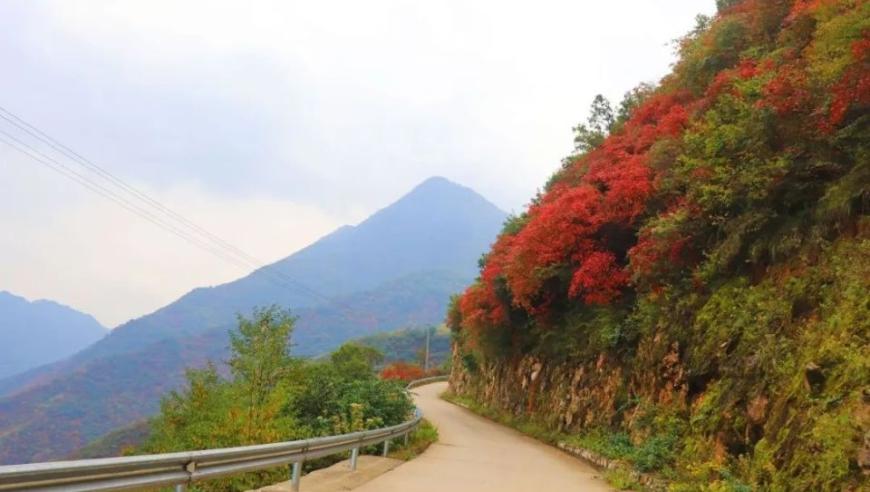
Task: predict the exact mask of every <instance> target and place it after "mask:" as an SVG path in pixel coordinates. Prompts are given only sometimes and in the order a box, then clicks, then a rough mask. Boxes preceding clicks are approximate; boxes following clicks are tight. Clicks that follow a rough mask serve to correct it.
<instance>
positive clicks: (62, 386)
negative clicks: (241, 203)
mask: <svg viewBox="0 0 870 492" xmlns="http://www.w3.org/2000/svg"><path fill="white" fill-rule="evenodd" d="M504 219H505V213H504V212H502V211H501V210H499V209H498V208H497V207H495V206H494V205H492V204H491V203H490V202H488V201H487V200H486V199H484V198H483V197H481V196H480V195H478V194H477V193H475V192H474V191H473V190H471V189H469V188H466V187H463V186H460V185H457V184H455V183H452V182H450V181H448V180H446V179H444V178H430V179H429V180H426V181H425V182H423V183H422V184H420V185H419V186H417V187H416V188H414V189H413V190H412V191H411V192H410V193H408V194H407V195H405V196H404V197H402V198H401V199H399V200H398V201H397V202H395V203H393V204H392V205H390V206H388V207H386V208H384V209H382V210H380V211H379V212H377V213H375V214H374V215H372V216H371V217H369V218H368V219H366V220H365V221H363V222H362V223H360V224H359V225H357V226H345V227H342V228H340V229H338V230H336V231H335V232H333V233H332V234H330V235H328V236H326V237H324V238H322V239H320V240H319V241H317V242H315V243H314V244H312V245H310V246H308V247H307V248H305V249H303V250H301V251H299V252H297V253H295V254H293V255H291V256H289V257H287V258H285V259H283V260H280V261H278V262H276V263H274V264H272V265H270V266H269V267H268V268H263V269H259V270H257V271H255V272H253V273H251V274H250V275H248V276H246V277H244V278H241V279H239V280H236V281H234V282H230V283H227V284H223V285H219V286H216V287H207V288H198V289H194V290H193V291H191V292H189V293H188V294H186V295H184V296H183V297H181V298H180V299H178V300H177V301H175V302H173V303H172V304H169V305H167V306H165V307H163V308H161V309H159V310H157V311H155V312H154V313H152V314H149V315H147V316H143V317H141V318H139V319H136V320H133V321H130V322H128V323H125V324H123V325H121V326H119V327H117V328H115V329H114V330H113V331H112V332H111V334H110V335H109V336H106V337H105V338H103V339H102V340H100V341H99V342H97V343H95V344H93V345H91V346H90V347H88V348H86V349H85V350H82V351H81V352H79V353H77V354H76V355H74V356H73V357H71V358H69V359H66V360H64V361H61V362H57V363H54V364H51V365H48V366H43V367H40V368H37V369H34V370H31V371H28V372H27V373H24V374H19V375H16V376H14V377H12V378H7V379H5V380H2V381H0V394H5V395H6V396H4V397H2V398H0V463H13V462H15V463H19V462H30V461H43V460H51V459H58V458H62V457H64V456H65V455H66V454H68V453H70V452H71V451H73V450H75V449H77V448H80V447H82V446H83V445H85V444H86V443H88V442H89V441H91V440H93V439H94V438H96V437H98V436H100V435H102V434H105V433H107V432H109V431H111V430H112V429H115V428H117V427H121V426H125V425H129V424H131V423H133V422H134V421H136V420H139V419H141V418H143V417H147V416H148V415H151V414H153V413H154V412H155V411H156V410H157V408H158V403H159V399H160V396H161V395H163V394H165V392H167V391H168V390H170V389H173V388H177V387H178V386H179V385H180V384H181V383H182V382H183V374H184V368H185V367H191V366H199V365H202V364H203V363H204V362H205V361H206V360H207V359H212V360H216V361H220V360H223V359H224V358H225V354H226V346H227V332H228V330H230V329H232V328H233V327H234V325H235V316H236V314H237V313H242V314H246V313H249V312H250V310H251V308H252V307H254V306H265V305H271V304H278V305H281V306H287V307H290V308H292V310H293V312H294V314H296V315H297V316H298V317H299V322H298V325H297V328H296V330H295V332H294V335H293V343H294V351H295V353H296V354H301V355H316V354H319V353H323V352H325V351H328V350H331V349H333V348H335V347H337V346H338V345H340V344H341V343H342V342H343V341H345V340H348V339H351V338H357V337H361V336H365V335H371V334H374V333H378V332H383V331H390V330H395V329H397V328H401V327H404V326H414V325H426V324H434V323H438V322H440V321H441V320H442V318H443V316H444V312H445V307H446V304H447V302H448V299H449V297H450V295H451V294H453V293H457V292H459V291H460V290H461V288H462V286H463V285H464V284H466V283H467V282H469V281H470V280H472V279H473V278H474V276H475V275H476V273H477V259H478V258H479V256H480V255H481V253H482V252H483V251H485V250H486V249H487V247H488V246H489V244H490V243H491V242H492V241H493V240H494V239H495V237H496V234H497V233H498V231H499V229H500V227H501V224H502V222H503V221H504ZM273 272H279V276H280V279H281V280H279V281H278V282H276V281H275V277H276V276H275V274H274V273H273ZM286 279H290V280H286ZM282 284H283V285H282Z"/></svg>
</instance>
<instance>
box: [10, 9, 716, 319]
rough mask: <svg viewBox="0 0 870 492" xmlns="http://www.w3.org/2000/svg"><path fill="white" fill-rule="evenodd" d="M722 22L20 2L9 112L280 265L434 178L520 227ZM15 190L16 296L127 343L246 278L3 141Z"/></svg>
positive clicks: (542, 12) (638, 16)
mask: <svg viewBox="0 0 870 492" xmlns="http://www.w3.org/2000/svg"><path fill="white" fill-rule="evenodd" d="M713 4H714V2H713V0H704V1H701V2H699V1H697V0H658V1H650V0H610V1H606V2H585V1H576V0H574V1H563V2H552V1H534V2H531V1H530V2H506V1H504V0H500V1H471V0H457V1H430V2H421V1H418V0H408V1H372V0H366V1H345V2H333V1H316V2H315V1H306V2H291V1H276V2H266V1H260V2H219V1H215V0H208V1H201V2H200V1H197V2H194V1H185V2H182V1H177V0H172V1H155V0H142V1H77V2H70V1H61V0H58V1H33V0H2V1H0V61H2V66H3V75H2V76H0V106H2V107H5V108H6V109H8V110H10V111H12V112H13V113H15V114H17V115H18V116H21V117H22V118H24V119H25V120H27V121H28V122H30V123H32V124H35V125H36V126H38V127H39V128H40V129H41V130H43V131H45V132H46V133H48V134H50V135H51V136H53V137H55V138H56V139H58V140H59V141H61V142H63V143H65V144H66V145H68V146H69V147H71V148H73V149H74V150H76V151H77V152H79V153H80V154H82V155H84V156H85V157H87V158H89V159H90V160H91V161H93V162H95V163H96V164H98V165H100V166H102V167H103V168H105V169H107V170H109V171H111V172H112V173H114V174H115V175H117V176H119V177H121V178H123V179H124V180H126V181H128V182H129V183H131V184H132V185H134V186H135V187H137V188H139V189H141V190H142V191H145V192H147V193H148V194H150V195H151V196H153V197H154V198H156V199H158V200H160V201H161V202H163V203H164V204H166V205H168V206H169V207H171V208H173V209H174V210H176V211H178V212H181V213H182V214H183V215H185V216H187V217H188V218H190V219H193V220H194V221H196V222H197V223H199V224H201V225H202V226H204V227H206V228H208V229H209V230H211V231H213V232H215V233H216V234H218V235H219V236H222V237H225V238H227V239H230V240H231V242H233V243H234V244H236V245H238V246H239V247H240V248H242V249H244V250H246V251H248V252H250V253H252V254H253V255H255V256H257V257H259V258H262V259H264V260H269V261H273V260H276V259H278V258H281V257H284V256H286V255H288V254H290V253H292V252H293V251H295V250H297V249H299V248H300V247H302V246H304V245H306V244H308V243H310V242H312V241H313V240H315V239H316V238H318V237H320V236H322V235H324V234H326V233H328V232H329V231H331V230H332V229H334V228H335V227H337V226H339V225H341V224H344V223H356V222H359V221H360V220H361V219H363V218H365V217H366V216H367V215H369V214H370V213H372V212H373V211H375V210H377V209H378V208H381V207H383V206H385V205H388V204H389V203H390V202H392V201H394V200H395V199H397V198H398V197H399V196H401V195H402V194H403V193H404V192H406V191H408V190H409V189H410V188H412V187H413V186H414V185H415V184H417V183H418V182H420V181H422V180H424V179H425V178H427V177H429V176H433V175H441V176H445V177H447V178H449V179H452V180H454V181H457V182H459V183H462V184H465V185H467V186H470V187H472V188H474V189H476V190H477V191H479V192H480V193H482V194H483V195H484V196H486V197H487V198H489V199H490V200H491V201H493V202H494V203H496V204H497V205H499V206H500V207H502V208H503V209H505V210H507V211H519V210H521V209H522V207H523V205H524V204H525V203H526V202H527V200H528V199H529V198H530V197H531V196H532V195H533V194H534V193H535V191H536V189H537V188H538V187H539V186H541V185H542V184H543V183H544V182H545V180H546V179H547V177H548V176H549V175H550V174H551V173H552V172H553V171H554V170H555V169H556V168H557V167H558V165H559V160H560V159H561V158H562V157H563V156H565V155H566V154H568V153H569V151H570V149H571V141H572V135H571V127H572V126H573V125H574V124H576V123H577V122H578V121H580V120H582V119H584V118H585V115H586V109H587V107H588V105H589V103H590V102H591V100H592V98H593V97H594V95H595V94H596V93H599V92H600V93H604V94H605V95H606V96H608V97H609V98H611V99H612V100H618V99H619V98H620V97H621V95H622V93H624V92H625V91H626V90H628V89H630V88H631V87H633V86H635V85H637V83H639V82H642V81H656V80H658V79H659V78H660V77H661V76H663V75H664V74H666V73H667V71H668V69H669V65H670V63H671V62H672V61H673V59H674V56H673V46H672V44H671V40H673V39H675V38H677V37H679V36H681V35H682V34H684V33H685V32H687V31H688V30H689V29H690V28H691V27H692V26H693V25H694V17H695V15H696V14H698V13H706V14H711V13H712V12H713V11H714V10H715V8H714V6H713ZM0 130H2V131H6V132H9V133H12V132H13V129H12V127H11V126H10V125H9V124H8V123H6V122H5V121H2V120H0ZM0 183H2V193H0V224H2V226H0V231H2V232H0V258H2V259H0V290H9V291H11V292H13V293H16V294H19V295H23V296H25V297H28V298H31V299H32V298H50V299H54V300H57V301H59V302H62V303H65V304H69V305H71V306H73V307H75V308H77V309H81V310H84V311H87V312H89V313H91V314H93V315H95V316H96V317H97V318H98V319H99V320H100V321H101V322H103V323H104V324H106V325H109V326H114V325H115V324H117V323H119V322H122V321H125V320H127V319H129V318H132V317H137V316H141V315H142V314H146V313H148V312H150V311H152V310H154V309H156V308H158V307H160V306H162V305H164V304H166V303H168V302H170V301H172V300H174V299H175V298H177V297H178V296H180V295H182V294H183V293H184V292H186V291H188V290H189V289H191V288H193V287H196V286H201V285H214V284H217V283H222V282H225V281H228V280H232V279H234V278H237V277H239V276H242V275H243V274H245V273H247V271H246V270H245V269H241V268H239V267H237V266H234V265H232V264H228V263H226V262H223V261H221V260H220V259H217V258H215V257H213V256H211V255H209V254H207V253H204V252H203V251H202V250H200V249H197V248H196V247H194V246H192V245H190V244H188V243H186V242H184V241H183V240H181V239H179V238H177V237H175V236H173V235H172V234H170V233H168V232H166V231H164V230H162V229H160V228H158V227H156V226H154V225H153V224H151V223H149V222H147V221H145V220H143V219H141V218H139V217H137V216H135V215H132V214H130V213H129V212H128V211H126V210H124V209H122V208H120V207H119V206H117V205H116V204H114V203H112V202H110V201H108V200H106V199H104V198H102V197H100V196H98V195H96V194H94V193H91V192H89V191H88V190H86V189H85V188H83V187H81V186H80V185H78V184H76V183H74V182H73V181H70V180H69V179H67V178H65V177H63V176H61V175H59V174H56V173H54V172H52V171H51V170H49V169H47V168H46V167H43V166H41V165H40V164H38V163H35V162H33V161H32V160H29V159H28V158H26V157H23V156H21V155H20V154H18V153H16V151H14V150H11V149H10V148H8V147H7V146H5V145H3V144H0Z"/></svg>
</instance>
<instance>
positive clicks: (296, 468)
mask: <svg viewBox="0 0 870 492" xmlns="http://www.w3.org/2000/svg"><path fill="white" fill-rule="evenodd" d="M301 478H302V462H301V461H297V462H296V463H293V474H292V475H291V476H290V486H291V488H292V489H293V492H299V480H300V479H301Z"/></svg>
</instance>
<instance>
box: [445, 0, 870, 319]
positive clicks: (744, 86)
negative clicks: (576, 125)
mask: <svg viewBox="0 0 870 492" xmlns="http://www.w3.org/2000/svg"><path fill="white" fill-rule="evenodd" d="M730 3H731V4H732V5H731V6H730V7H728V8H724V9H723V10H722V12H721V13H720V15H719V18H717V19H714V22H712V23H710V24H708V25H707V26H705V27H704V30H699V32H696V33H694V34H693V35H690V36H688V37H687V38H686V39H684V40H683V41H682V43H681V44H682V54H683V59H682V60H681V62H680V63H679V64H678V65H677V67H676V69H675V73H674V74H673V75H671V76H669V77H667V78H666V79H664V80H663V81H662V83H661V84H660V86H659V87H658V88H657V90H655V91H654V92H653V93H651V94H648V95H646V97H645V98H644V100H642V101H641V102H640V104H637V105H636V107H634V109H633V110H632V111H631V112H630V114H629V115H627V117H626V118H625V119H624V121H621V122H619V124H618V125H611V130H612V131H611V133H610V135H609V136H607V137H606V138H604V139H603V141H602V142H601V143H600V144H599V145H597V146H594V147H592V148H591V149H588V150H585V149H584V150H585V151H584V152H580V153H578V154H577V155H573V156H571V157H569V158H567V159H566V160H565V163H564V164H563V166H562V169H560V170H559V172H557V173H556V175H555V176H554V177H553V179H552V180H551V182H550V183H549V184H548V187H547V189H546V190H545V192H544V193H542V194H541V195H540V196H538V197H537V198H536V199H535V200H534V201H533V202H532V204H531V205H530V206H529V207H528V210H527V211H526V212H525V213H524V214H523V215H522V216H521V217H518V218H517V220H515V221H514V222H515V224H512V225H511V226H510V227H506V229H505V231H504V232H503V233H502V234H501V236H500V237H499V238H498V240H497V241H496V243H495V244H494V245H493V247H492V251H491V252H490V253H489V254H488V255H487V257H486V261H485V263H484V264H483V266H482V269H481V274H480V278H479V281H478V282H477V283H476V284H475V285H473V286H471V287H469V288H468V290H467V291H466V292H465V294H464V295H463V296H462V297H461V298H460V299H459V300H458V306H457V307H458V311H459V314H461V325H462V326H464V327H466V328H469V329H471V330H472V331H475V332H480V331H481V330H486V329H497V328H498V327H499V326H505V325H507V324H509V323H510V319H511V313H512V312H515V313H520V314H522V316H521V317H532V318H533V319H538V320H540V321H541V322H544V321H545V320H546V319H548V318H549V317H550V316H551V315H552V314H553V309H554V306H563V307H564V306H565V305H566V304H567V305H571V304H578V303H579V304H585V305H607V304H610V303H613V302H619V300H620V299H623V298H624V294H625V293H626V291H632V290H636V289H638V288H641V289H643V288H653V287H655V285H658V284H660V283H661V282H658V281H657V280H655V279H654V278H652V277H653V276H664V277H667V276H668V275H669V273H672V272H674V271H677V272H679V271H682V269H685V268H691V267H693V266H696V265H697V263H698V262H699V261H700V260H701V259H702V258H703V253H702V251H701V249H702V248H700V247H699V246H700V245H699V244H698V242H699V241H704V240H705V239H704V237H702V236H704V235H705V234H709V233H711V232H712V230H711V228H710V227H705V226H704V225H703V224H701V225H700V226H699V224H700V223H702V222H707V224H706V225H709V221H710V219H711V214H722V213H733V212H734V211H731V212H726V210H725V209H728V208H729V207H735V206H739V205H740V204H739V202H738V201H737V199H738V198H743V197H738V196H734V197H724V196H722V197H714V196H712V195H713V191H714V190H713V188H714V187H716V186H719V187H721V186H727V184H725V183H724V181H726V180H729V179H731V178H728V177H727V176H726V174H729V173H732V174H733V173H734V172H735V169H734V166H733V163H732V161H731V160H730V159H731V158H733V157H736V156H737V155H739V153H740V152H757V154H758V155H759V156H761V155H762V154H764V153H767V152H773V151H776V150H777V149H772V148H765V149H748V148H738V147H739V145H738V144H737V143H734V142H729V141H728V139H729V138H732V139H733V138H737V137H738V136H739V135H737V134H736V133H735V134H732V135H725V134H724V133H723V134H715V133H716V129H715V128H714V125H723V126H724V125H726V124H734V125H735V126H736V125H739V124H742V123H743V122H736V121H734V122H732V121H719V122H715V123H714V122H712V121H709V119H708V121H706V122H705V117H708V116H711V115H712V116H715V117H717V118H729V117H733V118H742V119H745V120H746V121H755V120H758V121H762V120H763V121H764V125H766V126H767V127H768V128H769V127H770V126H771V125H774V126H775V125H779V126H781V129H780V130H774V131H780V132H782V133H783V134H785V132H787V131H795V132H798V133H799V134H797V135H793V137H800V138H803V139H805V140H806V141H807V142H810V141H815V140H818V139H820V138H824V136H825V135H826V134H829V133H831V132H834V131H836V130H837V129H838V128H842V127H843V126H845V125H846V124H847V123H848V122H849V121H851V120H854V118H855V117H856V116H857V114H858V113H857V112H858V111H860V110H861V109H862V108H863V109H866V108H867V106H868V103H870V70H868V64H870V58H868V46H870V28H867V27H864V28H860V29H859V28H857V27H854V26H849V27H848V28H847V27H845V26H833V27H832V28H831V29H835V28H837V27H839V28H841V29H842V30H843V31H845V32H838V33H831V32H826V34H827V36H828V38H830V39H828V38H825V39H819V40H817V44H818V45H819V46H814V45H813V44H812V43H811V41H812V37H811V36H810V35H808V34H807V32H806V27H804V25H805V23H806V22H805V21H806V20H807V19H811V20H812V22H815V23H819V22H824V21H826V20H828V21H830V20H832V19H834V18H835V17H836V16H838V15H840V16H853V17H855V18H856V19H857V18H858V17H860V16H861V11H866V8H862V7H859V6H858V5H857V4H856V3H855V2H848V1H840V2H836V1H821V0H814V1H796V2H790V3H789V2H779V3H771V2H761V1H746V2H730ZM859 3H860V2H859ZM780 4H784V5H780ZM785 4H788V5H785ZM837 20H838V21H839V23H840V24H844V23H843V22H842V19H837ZM856 22H858V21H857V20H856ZM858 23H859V24H860V22H858ZM865 24H866V23H865ZM777 32H778V34H777ZM728 36H731V37H730V38H729V37H728ZM751 36H755V37H757V38H758V39H757V40H756V41H759V40H763V41H764V42H766V43H768V44H769V43H770V40H771V38H773V39H775V38H776V36H779V38H780V39H782V40H783V41H782V43H783V44H788V47H787V48H785V49H779V50H775V51H771V52H768V53H764V52H763V50H762V51H760V50H759V49H757V48H755V49H752V50H749V49H747V50H746V51H745V52H744V53H743V54H740V53H735V51H734V48H735V45H739V44H740V43H744V42H746V40H747V38H750V37H751ZM723 39H724V40H725V41H722V40H723ZM785 40H788V41H789V42H788V43H786V41H785ZM725 42H728V43H729V44H728V45H724V44H723V43H725ZM717 43H718V44H717ZM808 43H809V45H808ZM702 57H704V58H703V59H701V58H702ZM832 57H833V58H832ZM704 60H706V61H704ZM716 60H719V61H720V63H722V64H723V65H722V66H719V67H716V66H715V63H713V66H712V68H709V67H702V68H698V67H700V66H701V65H700V64H701V63H702V62H703V63H706V64H707V65H710V63H711V61H716ZM728 60H731V61H730V62H729V61H728ZM698 71H701V72H702V73H701V74H698V73H697V72H698ZM690 73H691V76H690V75H689V74H690ZM698 78H701V79H702V81H703V83H702V84H700V85H698V84H697V79H698ZM737 112H740V114H736V113H737ZM730 113H733V114H730ZM850 114H851V115H852V116H851V118H850V117H849V115H850ZM776 119H779V120H780V122H779V123H777V122H776V121H775V120H776ZM792 122H795V123H797V124H796V125H795V124H792ZM705 125H709V126H705ZM792 127H795V128H792ZM759 128H760V127H759ZM720 130H721V129H720ZM752 130H755V128H752V129H750V128H746V133H747V134H748V133H749V132H750V131H752ZM720 133H721V132H720ZM699 134H703V137H704V138H705V141H703V142H699V143H698V145H699V146H700V145H703V150H702V151H703V152H708V155H703V156H695V155H689V154H692V153H693V152H692V150H693V149H692V145H691V143H690V142H689V140H690V139H691V138H697V136H698V135H699ZM783 136H784V135H783ZM731 144H734V145H731ZM729 145H731V146H730V147H729ZM775 145H781V144H779V143H776V142H770V147H773V146H775ZM698 148H700V147H698ZM711 149H712V151H714V152H715V151H717V150H718V151H719V152H718V154H717V155H713V154H712V153H709V152H710V151H711ZM779 150H784V149H779ZM788 150H789V151H798V149H788ZM726 151H731V152H733V153H732V154H731V155H726ZM695 153H696V154H697V152H695ZM782 154H783V155H788V157H791V155H789V154H788V152H785V153H782ZM766 165H767V167H764V166H761V167H759V168H758V171H757V172H758V173H759V174H761V173H765V172H766V174H764V175H761V176H749V175H747V176H746V182H747V188H749V187H754V188H753V189H752V190H747V194H746V195H745V196H746V197H749V198H752V197H754V196H756V195H759V196H760V195H762V194H768V193H773V192H774V189H775V188H776V187H777V186H778V185H781V184H782V183H783V182H782V178H783V176H785V175H786V174H787V171H786V170H784V169H781V166H780V168H778V169H776V168H775V166H774V164H773V163H772V162H767V163H766ZM729 168H730V169H729ZM750 172H751V171H750ZM737 180H738V181H739V178H738V179H737ZM749 191H751V192H752V193H754V195H750V194H749ZM726 192H728V191H727V190H725V191H718V193H719V194H720V195H721V194H723V193H726ZM735 195H736V194H735ZM728 199H731V201H730V202H726V201H725V200H728ZM712 229H715V227H714V228H712ZM560 309H561V308H560Z"/></svg>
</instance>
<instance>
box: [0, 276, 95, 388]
mask: <svg viewBox="0 0 870 492" xmlns="http://www.w3.org/2000/svg"><path fill="white" fill-rule="evenodd" d="M106 333H107V330H106V328H105V327H103V326H102V325H100V323H98V322H97V320H95V319H94V318H93V317H92V316H91V315H89V314H85V313H82V312H79V311H76V310H75V309H73V308H71V307H68V306H64V305H62V304H58V303H56V302H53V301H47V300H38V301H28V300H27V299H25V298H23V297H19V296H16V295H14V294H11V293H9V292H5V291H0V378H5V377H9V376H12V375H14V374H17V373H20V372H23V371H26V370H28V369H31V368H34V367H37V366H41V365H43V364H48V363H50V362H55V361H57V360H60V359H63V358H65V357H69V356H70V355H72V354H74V353H76V352H78V351H79V350H81V349H83V348H85V347H87V346H88V345H90V344H92V343H94V342H96V341H97V340H99V339H100V338H102V337H104V336H105V335H106Z"/></svg>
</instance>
